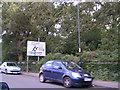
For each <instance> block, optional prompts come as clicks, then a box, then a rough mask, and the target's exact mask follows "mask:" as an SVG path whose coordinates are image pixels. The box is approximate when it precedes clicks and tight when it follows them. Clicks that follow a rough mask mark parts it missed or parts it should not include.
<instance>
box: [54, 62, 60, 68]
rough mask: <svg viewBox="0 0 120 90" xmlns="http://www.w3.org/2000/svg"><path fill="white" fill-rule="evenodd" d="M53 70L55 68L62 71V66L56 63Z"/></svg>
mask: <svg viewBox="0 0 120 90" xmlns="http://www.w3.org/2000/svg"><path fill="white" fill-rule="evenodd" d="M53 68H54V69H62V67H61V64H60V63H58V62H54V63H53Z"/></svg>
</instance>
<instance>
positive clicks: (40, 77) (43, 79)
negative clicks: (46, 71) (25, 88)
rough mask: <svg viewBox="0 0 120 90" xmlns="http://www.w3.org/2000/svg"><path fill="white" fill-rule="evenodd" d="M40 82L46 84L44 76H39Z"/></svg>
mask: <svg viewBox="0 0 120 90" xmlns="http://www.w3.org/2000/svg"><path fill="white" fill-rule="evenodd" d="M39 81H40V82H41V83H44V82H45V77H44V75H43V74H40V75H39Z"/></svg>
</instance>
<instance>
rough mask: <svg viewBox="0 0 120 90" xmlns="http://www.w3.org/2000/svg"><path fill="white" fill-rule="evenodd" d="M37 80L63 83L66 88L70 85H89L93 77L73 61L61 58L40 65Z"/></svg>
mask: <svg viewBox="0 0 120 90" xmlns="http://www.w3.org/2000/svg"><path fill="white" fill-rule="evenodd" d="M39 80H40V82H41V83H44V82H45V81H46V80H51V81H54V82H60V83H63V85H64V86H65V87H66V88H69V87H71V86H83V85H85V86H91V85H92V81H93V77H92V76H91V74H90V73H88V72H86V71H84V70H83V69H82V68H81V67H80V66H79V65H77V64H76V63H74V62H69V61H63V60H49V61H47V62H46V63H45V64H43V65H42V67H41V68H40V72H39Z"/></svg>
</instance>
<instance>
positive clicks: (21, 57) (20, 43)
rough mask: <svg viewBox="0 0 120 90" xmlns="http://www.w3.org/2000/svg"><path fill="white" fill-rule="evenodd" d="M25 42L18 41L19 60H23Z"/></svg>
mask: <svg viewBox="0 0 120 90" xmlns="http://www.w3.org/2000/svg"><path fill="white" fill-rule="evenodd" d="M22 46H23V43H22V41H17V50H18V51H17V55H18V61H19V62H21V61H22V60H23V50H22Z"/></svg>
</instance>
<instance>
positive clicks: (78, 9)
mask: <svg viewBox="0 0 120 90" xmlns="http://www.w3.org/2000/svg"><path fill="white" fill-rule="evenodd" d="M77 13H78V47H79V55H80V54H81V48H80V6H79V4H78V5H77ZM80 63H82V61H81V55H80Z"/></svg>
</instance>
